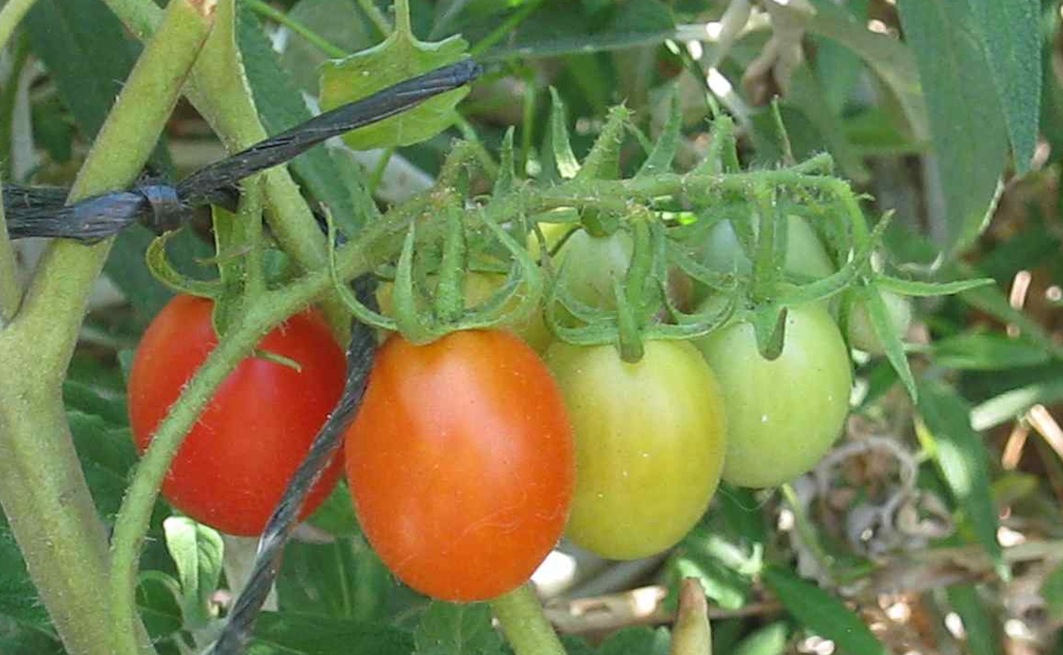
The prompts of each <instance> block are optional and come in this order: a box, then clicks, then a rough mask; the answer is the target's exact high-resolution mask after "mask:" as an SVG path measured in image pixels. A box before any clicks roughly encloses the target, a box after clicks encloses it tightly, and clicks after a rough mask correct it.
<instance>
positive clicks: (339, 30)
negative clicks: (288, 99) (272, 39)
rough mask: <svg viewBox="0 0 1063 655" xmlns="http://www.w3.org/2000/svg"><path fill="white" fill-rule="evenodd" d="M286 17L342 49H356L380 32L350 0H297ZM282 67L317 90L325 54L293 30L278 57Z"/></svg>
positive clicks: (306, 86)
mask: <svg viewBox="0 0 1063 655" xmlns="http://www.w3.org/2000/svg"><path fill="white" fill-rule="evenodd" d="M288 18H290V19H292V20H295V21H298V22H299V23H300V24H301V25H303V26H304V27H306V28H307V29H310V30H312V31H313V32H314V33H315V34H317V35H318V36H320V37H322V38H324V39H325V40H326V41H327V42H328V43H329V44H331V45H333V46H336V47H338V48H339V49H341V50H342V51H344V52H358V51H359V50H364V49H365V48H368V47H370V46H372V45H373V44H374V43H375V42H376V41H377V40H379V38H380V37H379V34H378V33H377V32H376V30H375V29H374V27H373V26H372V25H370V24H369V21H368V20H366V19H365V15H364V14H363V13H362V12H361V11H359V10H358V7H357V6H356V5H355V3H353V2H351V1H350V0H299V2H296V3H295V4H294V5H292V8H291V9H290V10H289V11H288ZM280 59H281V64H282V67H283V68H284V70H285V71H287V72H288V73H289V74H290V75H291V78H292V81H293V82H295V83H296V84H297V85H299V87H300V88H302V89H303V90H305V91H306V92H307V93H310V94H311V95H314V96H316V95H317V93H318V82H319V74H318V72H319V69H320V68H321V65H322V64H323V63H325V61H326V60H327V59H328V56H327V55H326V54H325V52H323V51H322V49H321V48H319V47H318V46H317V45H315V44H313V43H310V42H309V41H307V40H306V39H305V38H303V37H302V36H301V35H299V34H295V33H292V34H291V35H290V36H289V38H288V43H287V45H286V46H285V48H284V53H283V54H282V55H281V57H280Z"/></svg>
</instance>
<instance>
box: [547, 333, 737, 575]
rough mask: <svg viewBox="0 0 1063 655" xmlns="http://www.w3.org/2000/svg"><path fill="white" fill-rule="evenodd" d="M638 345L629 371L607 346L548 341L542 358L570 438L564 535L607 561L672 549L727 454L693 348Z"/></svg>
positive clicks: (699, 510) (714, 387)
mask: <svg viewBox="0 0 1063 655" xmlns="http://www.w3.org/2000/svg"><path fill="white" fill-rule="evenodd" d="M644 345H645V348H646V351H645V355H644V356H643V358H642V360H640V361H639V362H637V363H635V364H628V363H625V362H623V361H622V360H621V359H620V356H619V354H618V353H617V351H616V349H615V348H614V347H612V346H594V347H585V346H573V345H570V344H567V343H562V342H555V343H554V344H553V345H552V346H550V350H548V351H547V355H546V359H547V365H548V366H550V369H551V370H552V371H553V372H554V375H555V376H556V377H557V381H558V384H560V385H561V390H562V391H563V393H564V395H565V400H566V404H567V405H568V409H569V414H570V415H571V417H572V426H573V429H574V430H575V435H576V471H577V476H576V494H575V498H574V499H573V502H572V515H571V517H570V518H569V522H568V527H567V529H566V535H567V536H568V537H569V538H570V539H571V540H572V541H573V542H575V543H576V544H578V545H580V546H582V547H584V548H586V549H588V550H590V551H593V552H594V553H597V554H598V555H600V556H602V557H606V558H610V559H635V558H638V557H646V556H649V555H653V554H654V553H658V552H661V551H663V550H665V549H667V548H669V547H671V546H673V545H675V543H676V542H678V541H679V540H680V539H681V538H682V537H683V535H685V534H686V533H687V532H688V531H689V530H690V528H691V527H693V526H694V524H695V523H696V522H697V521H698V519H699V518H700V517H701V515H702V514H704V512H705V509H706V508H707V507H708V505H709V500H710V499H711V498H712V495H713V493H714V492H715V491H716V486H717V484H718V483H719V480H720V470H721V468H722V466H723V457H724V452H725V450H726V431H725V419H724V408H723V398H722V395H721V393H720V389H719V386H718V384H717V382H716V377H715V376H714V375H713V373H712V371H711V370H710V368H709V367H708V366H707V365H706V364H705V362H704V360H703V359H702V358H701V356H700V354H699V353H698V351H697V349H696V348H694V347H693V346H692V345H690V344H689V343H685V342H681V341H647V342H646V343H645V344H644Z"/></svg>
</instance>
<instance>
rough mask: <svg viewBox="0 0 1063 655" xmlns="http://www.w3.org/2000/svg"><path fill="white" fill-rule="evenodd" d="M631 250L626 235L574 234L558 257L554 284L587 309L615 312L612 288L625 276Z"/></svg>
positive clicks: (614, 298)
mask: <svg viewBox="0 0 1063 655" xmlns="http://www.w3.org/2000/svg"><path fill="white" fill-rule="evenodd" d="M632 248H633V244H632V241H631V235H630V234H628V233H627V232H623V231H620V230H618V231H616V232H614V233H612V234H611V235H609V236H606V237H594V236H591V235H590V234H589V233H587V231H586V230H577V231H575V232H573V233H572V235H571V236H569V237H568V241H566V242H565V245H564V246H562V247H561V250H560V251H559V252H558V253H557V260H556V261H555V262H554V264H555V266H557V267H558V268H559V269H560V271H561V273H560V276H559V278H558V280H557V284H561V285H564V288H565V289H566V290H567V291H568V292H569V293H570V294H572V296H573V297H574V298H575V299H576V300H579V301H580V302H582V303H584V304H586V305H590V306H592V307H600V308H602V309H615V308H616V292H615V291H614V284H615V283H616V282H617V281H621V282H622V281H623V279H624V276H625V275H626V274H627V269H628V266H630V265H631V251H632Z"/></svg>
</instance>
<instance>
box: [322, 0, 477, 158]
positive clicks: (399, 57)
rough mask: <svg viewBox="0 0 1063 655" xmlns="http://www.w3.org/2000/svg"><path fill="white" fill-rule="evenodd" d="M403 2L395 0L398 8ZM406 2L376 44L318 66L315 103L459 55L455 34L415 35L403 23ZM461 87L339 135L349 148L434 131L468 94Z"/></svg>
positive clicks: (343, 98)
mask: <svg viewBox="0 0 1063 655" xmlns="http://www.w3.org/2000/svg"><path fill="white" fill-rule="evenodd" d="M402 5H403V3H401V2H400V3H399V8H400V10H401V8H402ZM408 11H409V10H408V8H407V9H406V14H405V20H403V18H402V15H401V14H402V12H401V11H400V12H399V13H400V16H399V17H398V19H397V20H396V28H395V31H394V32H392V34H391V35H390V36H389V37H388V38H387V39H385V40H384V41H383V42H382V43H380V44H379V45H376V46H374V47H372V48H370V49H368V50H363V51H362V52H359V53H357V54H354V55H351V56H350V57H347V58H345V59H338V60H333V61H330V62H328V63H326V64H325V65H324V66H322V68H321V107H322V109H331V108H333V107H337V106H339V105H342V104H344V103H347V102H351V101H353V100H358V99H359V98H364V97H366V96H369V95H372V94H373V93H376V92H377V91H380V90H381V89H383V88H385V87H387V86H390V85H392V84H396V83H398V82H401V81H403V80H405V79H409V78H411V77H414V76H417V75H420V74H422V73H427V72H428V71H430V70H432V69H434V68H438V67H440V66H444V65H446V64H451V63H454V62H456V61H458V60H459V59H461V58H462V57H463V56H464V54H465V52H466V51H467V50H468V44H467V43H466V42H465V41H464V40H463V39H461V38H459V37H450V38H448V39H445V40H443V41H438V42H432V43H427V42H423V41H418V40H417V39H416V38H415V37H414V35H413V33H412V31H411V30H410V26H409V14H408ZM468 92H469V89H468V88H467V87H462V88H460V89H455V90H453V91H449V92H447V93H444V94H442V95H440V96H437V97H435V98H432V99H430V100H427V101H425V102H423V103H422V104H421V105H420V106H418V107H416V108H415V109H412V110H410V111H408V112H405V113H403V114H400V115H398V116H393V117H391V118H388V119H386V120H384V121H381V122H379V123H376V124H374V125H368V126H366V127H363V128H361V129H358V130H355V131H353V132H348V133H347V134H346V135H344V137H343V140H344V141H345V142H346V143H347V145H349V146H350V147H352V148H354V149H355V150H369V149H370V148H389V147H394V146H408V145H412V144H414V143H418V142H420V141H425V140H427V139H430V138H432V137H433V136H435V135H436V134H438V133H440V132H441V131H443V130H444V129H446V128H447V127H449V126H450V124H451V123H452V122H453V117H454V114H453V110H454V107H456V106H457V104H458V102H460V101H461V99H462V98H464V97H465V96H466V94H468Z"/></svg>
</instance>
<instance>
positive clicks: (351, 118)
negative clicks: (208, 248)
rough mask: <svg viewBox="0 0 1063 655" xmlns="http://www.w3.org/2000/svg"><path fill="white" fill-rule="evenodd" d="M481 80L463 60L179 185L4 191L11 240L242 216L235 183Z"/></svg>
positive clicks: (81, 236) (90, 237) (78, 236)
mask: <svg viewBox="0 0 1063 655" xmlns="http://www.w3.org/2000/svg"><path fill="white" fill-rule="evenodd" d="M482 72H483V69H482V68H481V67H480V65H479V64H477V63H476V62H475V61H473V60H471V59H465V60H462V61H459V62H457V63H454V64H450V65H448V66H443V67H441V68H437V69H435V70H433V71H429V72H427V73H425V74H424V75H419V76H417V77H414V78H411V79H408V80H405V81H402V82H399V83H398V84H395V85H392V86H389V87H387V88H386V89H382V90H380V91H378V92H376V93H374V94H373V95H371V96H369V97H367V98H363V99H361V100H357V101H355V102H351V103H348V104H346V105H342V106H340V107H337V108H336V109H333V110H331V111H328V112H326V113H324V114H321V115H319V116H315V117H314V118H311V119H310V120H308V121H306V122H304V123H302V124H300V125H298V126H296V127H293V128H292V129H290V130H287V131H285V132H282V133H280V134H277V135H275V136H272V137H270V138H268V139H266V140H264V141H261V142H259V143H257V144H255V145H253V146H251V147H250V148H248V149H246V150H243V151H241V152H238V153H236V154H235V155H232V156H231V157H228V158H226V159H223V160H221V161H217V162H215V163H213V164H209V165H207V166H205V167H203V168H201V169H199V170H197V171H196V172H194V173H192V174H191V175H189V176H188V177H186V178H185V179H183V180H181V182H179V183H178V184H177V185H175V186H174V185H169V184H160V183H151V184H140V185H137V186H136V187H134V189H133V190H128V191H117V192H114V193H107V194H103V195H100V196H97V197H95V198H89V199H87V200H83V201H81V202H78V203H76V204H74V205H66V197H67V193H68V192H67V190H66V189H61V188H57V187H27V186H19V185H5V186H4V189H3V202H4V211H5V214H6V216H7V228H8V234H9V235H10V236H11V238H12V239H23V238H26V237H59V238H66V239H75V240H78V241H85V242H93V241H99V240H100V239H104V238H106V237H110V236H114V235H115V234H118V233H119V232H121V231H122V230H124V229H125V228H127V227H129V226H130V225H132V224H133V223H137V222H141V223H144V224H145V225H146V226H147V227H149V228H151V229H153V230H154V231H156V232H160V231H165V230H172V229H175V228H177V227H180V226H181V225H183V224H184V223H186V222H188V221H189V220H190V218H191V215H192V212H191V210H192V209H194V208H196V207H199V206H201V205H206V204H215V205H220V206H221V207H224V208H226V209H228V210H230V211H236V206H237V203H238V201H239V196H240V194H239V190H238V188H237V183H239V181H240V180H242V179H244V178H245V177H248V176H249V175H253V174H255V173H259V172H261V171H264V170H266V169H268V168H272V167H274V166H277V165H280V164H283V163H285V162H287V161H290V160H291V159H293V158H295V157H297V156H299V155H301V154H302V153H304V152H306V151H307V150H309V149H310V148H312V147H314V146H316V145H318V144H319V143H321V142H323V141H325V140H327V139H330V138H332V137H334V136H339V135H341V134H343V133H344V132H349V131H351V130H353V129H357V128H359V127H365V126H366V125H371V124H373V123H376V122H379V121H382V120H384V119H386V118H390V117H392V116H395V115H397V114H401V113H402V112H404V111H407V110H409V109H411V108H413V107H416V106H417V105H419V104H421V103H422V102H424V101H425V100H428V99H429V98H432V97H435V96H437V95H439V94H441V93H446V92H447V91H453V90H454V89H457V88H458V87H461V86H464V85H465V84H468V83H469V82H472V81H473V80H475V79H476V78H477V77H479V76H480V74H481V73H482Z"/></svg>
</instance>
